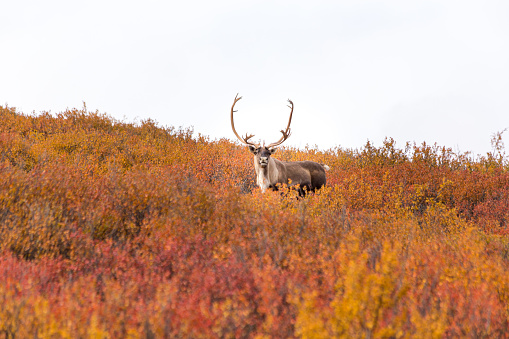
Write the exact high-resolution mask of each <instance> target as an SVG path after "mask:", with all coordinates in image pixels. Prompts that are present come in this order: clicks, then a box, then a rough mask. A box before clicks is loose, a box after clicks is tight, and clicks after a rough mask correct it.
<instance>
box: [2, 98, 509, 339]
mask: <svg viewBox="0 0 509 339" xmlns="http://www.w3.org/2000/svg"><path fill="white" fill-rule="evenodd" d="M337 140H338V143H340V142H341V136H340V135H338V136H337ZM492 141H493V146H494V147H493V152H491V153H487V154H486V155H483V156H477V157H472V156H471V155H469V154H464V153H457V152H453V151H452V150H451V149H449V148H446V147H439V146H437V145H429V144H421V145H416V144H407V145H404V147H403V148H402V149H400V148H397V147H396V145H395V143H394V141H393V140H392V139H387V140H386V141H385V142H384V144H383V145H382V146H380V147H375V146H373V145H372V144H370V143H369V142H368V143H367V144H366V145H365V146H363V147H362V148H360V149H354V150H352V149H343V148H341V147H337V148H334V149H330V150H325V151H324V150H318V149H316V148H306V149H304V150H298V149H292V148H282V149H280V150H279V151H278V153H277V154H276V155H274V156H275V157H277V158H278V159H281V160H284V161H299V160H312V161H316V162H318V163H325V164H327V165H329V167H330V171H328V172H327V186H325V187H324V188H322V189H321V190H319V191H317V192H316V193H315V194H309V195H307V196H306V197H305V198H300V199H298V198H297V194H298V193H297V192H296V191H292V190H290V191H288V192H289V193H287V194H281V192H273V191H267V192H265V193H264V194H262V193H261V192H260V189H259V188H257V187H256V186H255V173H254V171H253V163H252V161H253V156H252V154H251V153H250V152H248V151H247V150H246V148H245V146H240V145H238V144H235V143H232V142H231V141H229V140H227V139H221V140H210V139H209V138H207V137H206V136H203V135H199V134H198V135H197V136H194V134H193V131H192V130H190V129H178V128H173V127H162V126H159V125H158V124H157V123H156V122H155V121H153V120H144V121H141V122H139V123H129V122H124V121H118V120H115V119H113V118H111V117H109V116H107V115H105V114H100V113H98V112H88V111H87V110H86V108H83V109H73V110H67V111H65V112H62V113H59V114H54V115H51V114H49V113H41V114H38V115H33V114H32V115H31V114H23V113H21V112H18V111H16V109H14V108H9V107H0V239H1V241H0V304H1V307H0V337H1V336H2V335H3V337H5V338H14V337H16V338H28V337H30V338H88V337H97V338H127V337H129V338H137V337H143V338H154V337H155V338H164V337H177V338H214V337H224V338H287V337H303V338H336V337H338V338H339V337H344V338H353V337H374V338H384V337H388V338H402V337H419V338H434V337H435V338H442V337H446V338H448V337H476V338H477V337H490V338H493V337H508V336H509V332H508V331H507V328H508V327H509V269H508V268H509V228H508V221H509V172H508V169H509V167H508V163H507V159H506V156H505V153H504V148H503V144H502V140H501V138H500V133H499V134H497V135H495V136H494V137H493V140H492Z"/></svg>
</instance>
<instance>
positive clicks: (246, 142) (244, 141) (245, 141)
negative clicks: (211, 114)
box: [230, 93, 260, 148]
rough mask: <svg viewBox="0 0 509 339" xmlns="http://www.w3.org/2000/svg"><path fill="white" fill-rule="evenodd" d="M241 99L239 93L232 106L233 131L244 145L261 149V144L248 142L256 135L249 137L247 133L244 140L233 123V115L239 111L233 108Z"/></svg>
mask: <svg viewBox="0 0 509 339" xmlns="http://www.w3.org/2000/svg"><path fill="white" fill-rule="evenodd" d="M240 99H242V97H239V93H237V95H236V96H235V100H234V101H233V105H232V109H231V113H230V121H231V123H232V130H233V133H235V135H236V136H237V138H238V139H239V140H240V141H241V142H242V143H244V144H246V145H251V146H255V147H257V148H258V147H260V145H259V144H255V143H253V142H249V141H248V140H249V139H251V138H252V137H254V134H250V135H249V136H248V135H247V133H246V136H245V137H244V138H242V137H241V136H240V135H239V134H238V133H237V131H236V130H235V124H234V123H233V113H234V112H237V111H234V110H233V108H234V107H235V104H236V103H237V101H239V100H240Z"/></svg>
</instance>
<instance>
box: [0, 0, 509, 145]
mask: <svg viewBox="0 0 509 339" xmlns="http://www.w3.org/2000/svg"><path fill="white" fill-rule="evenodd" d="M0 50H1V52H0V104H2V105H5V104H8V105H9V106H11V107H13V106H14V107H16V108H18V110H20V111H22V112H25V113H30V112H33V111H35V112H36V113H37V112H41V111H51V112H52V113H57V112H60V111H64V110H65V109H66V108H74V107H76V108H81V107H82V106H83V102H86V105H87V108H88V109H89V110H92V111H95V110H98V111H99V112H104V113H107V114H109V115H111V116H113V117H115V118H117V119H124V118H125V119H126V120H127V121H135V119H136V121H140V120H143V119H147V118H151V119H154V120H156V121H158V122H159V123H160V124H161V125H166V126H169V125H172V126H177V127H178V126H184V127H191V126H193V127H194V130H195V132H196V133H201V134H204V135H209V136H211V137H212V138H223V137H226V138H230V139H232V140H233V139H234V135H233V132H232V131H231V128H230V122H229V110H230V107H231V104H232V102H233V99H234V97H235V95H236V93H237V92H239V93H240V95H242V96H243V99H242V100H241V101H239V103H238V104H237V108H238V110H239V111H238V112H237V113H236V117H237V118H236V125H237V131H238V132H239V133H242V134H245V133H246V132H249V133H253V134H255V135H256V136H255V138H254V139H263V140H266V141H267V142H271V141H275V140H277V139H279V137H280V133H279V130H281V129H283V128H284V127H285V126H286V123H287V119H288V114H289V108H288V107H286V104H287V102H286V100H287V99H288V98H290V99H291V100H293V102H294V104H295V110H294V116H293V123H292V132H293V133H292V136H291V137H290V138H289V139H288V141H287V142H286V145H290V146H295V147H300V148H302V147H304V146H305V145H306V144H309V145H310V146H314V145H317V146H318V147H319V148H320V149H328V148H330V147H334V146H341V147H345V148H361V147H362V146H363V145H365V143H366V141H367V140H370V141H372V142H373V143H374V144H375V145H377V146H379V145H381V144H382V141H383V140H384V138H385V137H392V138H394V139H395V140H396V142H397V145H398V146H399V147H401V148H402V147H404V143H405V142H406V141H411V142H414V141H415V142H416V143H421V142H423V141H426V142H427V143H435V142H436V143H438V144H439V145H441V146H447V147H451V148H453V150H459V151H462V152H465V151H472V152H473V153H474V154H478V153H483V154H484V153H485V152H488V151H490V150H491V145H490V137H491V135H492V134H493V133H495V132H497V131H502V130H503V129H504V128H506V127H509V1H505V0H501V1H491V0H490V1H486V0H483V1H443V0H442V1H317V0H314V1H274V0H273V1H223V0H216V1H139V2H133V1H107V0H100V1H91V0H88V1H81V2H77V1H69V0H67V1H54V0H49V1H23V0H21V1H5V2H4V3H2V4H1V5H0ZM508 133H509V132H508ZM505 139H506V140H509V138H505ZM506 143H507V142H506Z"/></svg>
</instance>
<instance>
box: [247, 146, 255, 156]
mask: <svg viewBox="0 0 509 339" xmlns="http://www.w3.org/2000/svg"><path fill="white" fill-rule="evenodd" d="M247 148H249V151H251V153H253V154H256V153H258V148H256V147H254V146H252V145H249V146H247Z"/></svg>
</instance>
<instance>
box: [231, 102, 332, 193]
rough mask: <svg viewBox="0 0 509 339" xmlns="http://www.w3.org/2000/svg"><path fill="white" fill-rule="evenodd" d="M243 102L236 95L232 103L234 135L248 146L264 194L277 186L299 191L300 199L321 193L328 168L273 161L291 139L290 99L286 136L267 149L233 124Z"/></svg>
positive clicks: (284, 132) (310, 163)
mask: <svg viewBox="0 0 509 339" xmlns="http://www.w3.org/2000/svg"><path fill="white" fill-rule="evenodd" d="M240 99H242V97H239V95H238V94H237V95H236V96H235V100H234V101H233V105H232V109H231V113H230V120H231V124H232V130H233V133H235V136H237V138H238V139H239V140H240V142H242V143H243V144H245V145H246V146H247V147H248V149H249V151H250V152H251V153H253V155H254V170H255V173H256V183H257V185H258V186H259V187H260V189H261V191H262V192H265V191H266V190H267V189H271V190H274V191H277V190H278V186H281V185H288V186H289V187H293V188H296V189H297V190H298V192H299V195H301V196H304V195H305V194H306V191H311V192H314V191H315V190H317V189H320V188H321V187H322V186H324V185H325V184H326V182H327V178H326V175H325V171H328V170H329V166H327V165H324V164H319V163H317V162H314V161H281V160H278V159H274V158H273V157H271V155H273V154H274V153H275V152H276V149H277V146H279V145H281V144H282V143H283V142H285V141H286V139H288V137H289V136H290V133H291V132H290V124H291V123H292V115H293V102H292V101H291V100H290V99H288V102H289V104H290V105H288V107H289V108H290V109H291V111H290V118H289V120H288V125H287V126H286V129H285V130H281V133H282V134H283V136H282V137H281V138H280V139H279V140H278V141H276V142H273V143H270V144H269V145H267V146H265V143H264V144H263V145H260V144H257V143H254V142H252V141H249V139H251V138H252V137H254V134H250V135H248V134H247V133H246V136H245V137H241V136H240V135H239V134H238V133H237V131H236V130H235V124H234V122H233V113H234V112H237V111H234V107H235V104H236V103H237V102H238V101H239V100H240Z"/></svg>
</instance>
